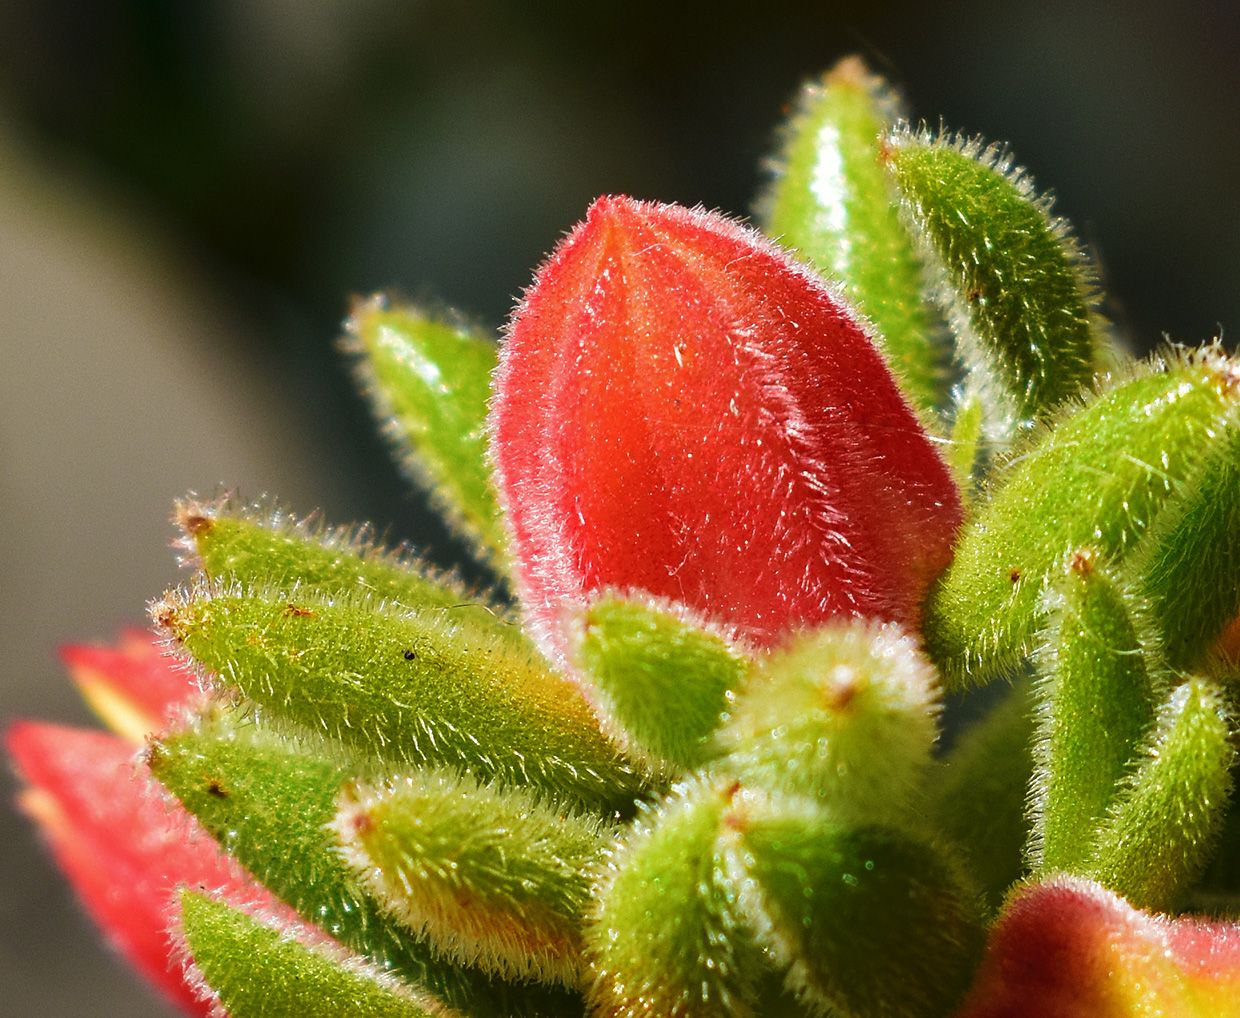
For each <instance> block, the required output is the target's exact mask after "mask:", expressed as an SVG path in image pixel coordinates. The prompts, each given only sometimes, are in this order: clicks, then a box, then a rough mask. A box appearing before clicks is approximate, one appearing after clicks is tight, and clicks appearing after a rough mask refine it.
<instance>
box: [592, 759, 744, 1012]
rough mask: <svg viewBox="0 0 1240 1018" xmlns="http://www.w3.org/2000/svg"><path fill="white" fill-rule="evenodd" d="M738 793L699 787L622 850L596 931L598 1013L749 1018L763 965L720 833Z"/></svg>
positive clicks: (706, 783)
mask: <svg viewBox="0 0 1240 1018" xmlns="http://www.w3.org/2000/svg"><path fill="white" fill-rule="evenodd" d="M738 788H739V784H737V783H735V782H733V781H731V780H730V779H726V778H712V777H697V778H693V779H691V780H689V781H687V782H685V783H684V784H682V785H679V786H677V788H676V789H675V790H674V791H673V794H672V795H671V796H669V798H668V799H667V800H665V801H664V802H663V803H662V804H661V805H660V806H659V807H658V809H657V810H650V809H647V811H646V812H645V813H644V814H643V815H641V816H639V818H638V821H637V824H636V826H635V827H634V828H633V829H632V831H631V832H630V833H629V834H628V835H627V836H626V837H625V839H624V840H623V841H622V842H621V843H620V844H619V845H617V847H616V848H615V849H614V850H613V852H612V854H611V857H610V860H609V865H608V867H607V869H606V871H605V873H604V875H603V878H602V881H601V884H600V886H599V887H598V889H597V890H596V896H597V900H598V905H597V913H596V915H595V918H594V922H593V923H592V924H591V926H590V927H588V928H587V948H588V950H589V953H590V956H591V960H592V962H593V971H594V983H593V987H592V989H591V992H590V1000H591V1004H592V1006H593V1011H594V1013H598V1014H600V1015H601V1014H606V1015H614V1016H617V1018H621V1016H622V1018H639V1016H644V1015H651V1016H653V1015H675V1016H677V1018H721V1016H727V1018H741V1016H745V1018H748V1016H752V1015H754V1014H755V1013H758V1012H755V1010H754V1007H753V1004H754V999H753V998H754V991H755V986H756V984H757V981H758V979H759V978H760V964H761V955H760V953H759V952H758V951H757V949H756V948H755V947H754V946H753V944H752V942H751V940H750V935H749V932H748V930H747V927H746V925H745V923H744V920H743V919H742V917H741V915H740V913H739V911H738V908H737V899H736V891H735V889H734V888H733V886H732V885H731V884H730V882H729V881H728V880H727V878H726V876H725V874H724V871H723V858H722V856H721V854H720V852H719V849H718V845H717V843H718V840H719V831H720V824H721V823H722V820H723V816H724V813H725V812H726V810H727V809H728V806H729V804H730V802H731V799H732V796H733V795H734V794H735V793H736V791H737V789H738Z"/></svg>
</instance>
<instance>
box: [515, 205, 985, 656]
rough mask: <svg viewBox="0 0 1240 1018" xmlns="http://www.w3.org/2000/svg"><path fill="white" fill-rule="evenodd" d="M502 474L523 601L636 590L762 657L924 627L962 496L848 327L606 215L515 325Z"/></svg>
mask: <svg viewBox="0 0 1240 1018" xmlns="http://www.w3.org/2000/svg"><path fill="white" fill-rule="evenodd" d="M492 438H493V444H494V458H495V465H496V469H497V474H498V481H499V485H500V490H501V494H502V497H503V498H504V500H505V502H506V504H507V511H508V518H509V521H510V526H511V528H512V533H513V536H514V538H515V552H516V558H517V566H518V574H519V576H518V579H519V583H520V587H521V593H522V596H523V599H524V602H525V605H526V610H527V612H528V613H529V615H530V619H531V622H532V624H533V626H534V629H535V631H536V632H537V633H538V635H539V638H540V640H541V641H542V643H543V645H544V647H545V648H546V649H547V650H548V651H549V652H550V653H552V654H553V656H555V657H557V658H560V659H562V657H563V649H564V642H563V641H564V638H563V635H562V634H561V632H560V625H559V616H560V614H561V612H562V611H563V608H564V606H565V602H572V601H577V600H580V599H581V598H582V595H584V594H586V593H587V592H589V591H592V590H596V589H598V588H601V587H618V588H640V589H642V590H645V591H649V592H650V593H652V594H656V595H660V596H663V597H667V598H670V599H672V600H674V601H679V602H682V603H685V604H687V605H689V606H690V607H692V608H694V609H696V610H698V611H701V612H702V613H703V614H705V615H707V616H708V617H710V618H712V619H715V620H716V621H720V622H723V623H725V624H730V625H732V626H735V627H736V628H737V629H738V630H739V631H740V632H741V633H742V634H744V635H745V636H747V637H749V638H750V639H753V640H756V641H758V642H759V643H764V644H769V643H772V642H775V641H777V640H778V639H779V638H780V636H781V635H782V634H784V633H785V632H787V631H788V630H789V629H790V628H792V627H796V626H800V625H811V624H814V623H817V622H819V621H821V620H823V619H825V618H828V617H830V616H833V615H861V616H874V617H877V618H882V619H894V620H898V621H900V622H903V623H905V624H909V625H916V624H917V622H918V620H919V617H920V606H921V601H922V598H923V596H924V594H925V591H926V587H927V585H928V584H929V583H930V581H931V580H932V579H933V578H934V577H935V576H936V575H937V574H938V573H939V572H940V571H941V570H942V569H943V568H944V567H945V566H946V565H947V563H948V559H949V556H950V547H951V542H952V539H953V536H954V534H955V532H956V529H957V527H958V526H959V523H960V518H961V509H960V502H959V498H958V495H957V491H956V487H955V484H954V483H953V481H952V479H951V477H950V476H949V474H948V471H947V469H946V467H945V466H944V464H943V462H942V461H941V460H940V458H939V456H938V453H937V452H936V451H935V449H934V448H933V446H932V445H931V443H930V440H929V438H928V437H927V436H926V434H925V432H924V431H923V430H922V428H921V426H920V425H919V424H918V422H917V419H916V418H915V417H914V415H913V413H912V411H911V410H910V409H909V407H908V405H907V404H906V402H905V400H904V398H903V397H902V396H901V394H900V391H899V389H898V388H897V385H896V383H895V381H894V379H893V378H892V376H891V374H890V373H889V372H888V370H887V368H886V366H885V365H884V363H883V361H882V359H881V358H880V356H879V354H878V353H877V351H876V350H875V348H874V346H873V345H872V343H871V342H870V339H869V337H868V336H867V334H866V331H865V328H864V327H863V325H862V324H861V323H860V322H859V321H858V320H857V316H856V314H855V312H853V311H852V309H851V308H849V306H848V305H847V304H846V303H845V301H844V300H843V299H842V298H841V297H840V296H839V295H838V293H837V292H836V291H834V290H833V289H831V288H830V287H828V286H826V285H824V284H823V283H822V281H821V280H819V279H818V277H816V276H814V275H813V274H812V273H810V272H809V271H807V270H805V269H803V268H801V267H800V266H798V265H797V264H796V263H795V262H793V261H792V260H791V259H790V258H789V257H788V256H787V255H786V254H785V253H783V252H782V251H781V250H779V249H778V248H777V247H775V246H774V245H773V244H771V243H769V242H768V241H766V240H764V239H763V238H762V237H761V236H759V235H758V234H757V233H755V232H753V231H752V230H749V229H747V228H745V227H743V226H740V225H738V224H737V223H734V222H732V221H730V220H728V219H725V218H723V217H722V216H719V215H716V214H714V213H709V212H704V211H701V210H690V209H685V208H680V207H678V206H674V205H658V204H652V203H646V202H637V201H633V200H632V199H629V198H600V199H599V200H598V201H597V202H595V204H594V205H593V207H592V208H591V209H590V212H589V214H588V215H587V217H586V220H585V222H584V223H582V224H581V225H579V226H578V227H577V228H576V229H575V230H574V231H573V232H572V233H571V234H570V235H569V236H568V238H567V239H566V240H565V241H564V242H563V243H562V244H561V245H560V247H559V248H558V250H557V251H556V252H555V253H554V254H553V255H552V256H551V258H550V260H549V261H548V262H547V263H546V265H544V266H543V268H542V270H541V271H540V272H539V274H538V277H537V278H536V279H535V281H534V285H533V287H532V288H531V289H530V291H529V292H528V294H527V295H526V298H525V301H524V303H523V304H522V305H521V306H520V307H519V308H518V310H517V312H516V314H515V316H514V318H513V320H512V323H511V326H510V329H509V333H508V339H507V343H506V345H505V347H504V351H503V354H502V359H501V364H500V368H499V372H498V376H497V395H496V399H495V403H494V407H493V413H492Z"/></svg>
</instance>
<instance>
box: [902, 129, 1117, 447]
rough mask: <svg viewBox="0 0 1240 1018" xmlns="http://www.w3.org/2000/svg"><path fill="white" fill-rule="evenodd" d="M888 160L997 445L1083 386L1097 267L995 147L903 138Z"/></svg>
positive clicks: (1093, 351)
mask: <svg viewBox="0 0 1240 1018" xmlns="http://www.w3.org/2000/svg"><path fill="white" fill-rule="evenodd" d="M884 155H885V158H886V160H887V165H888V166H889V167H890V169H891V173H892V177H893V179H894V181H895V183H896V187H897V188H898V189H899V191H900V193H901V195H902V196H903V199H904V202H905V206H906V208H907V209H908V211H909V213H910V217H911V220H912V222H913V224H914V226H915V227H916V229H917V231H918V232H919V233H920V234H921V236H922V238H923V241H924V243H925V247H926V250H927V252H928V253H929V255H930V256H931V260H932V263H933V264H936V265H937V266H938V268H939V269H940V270H941V272H942V275H943V280H944V284H945V285H944V287H943V296H944V298H945V300H946V303H947V309H948V312H949V316H950V318H951V320H952V324H953V327H954V329H955V331H956V336H957V349H958V352H959V354H960V355H961V357H962V359H963V360H964V362H965V364H966V367H967V368H968V369H969V372H970V375H971V376H972V381H973V384H975V385H976V386H977V387H978V388H979V389H980V391H982V392H983V393H984V394H985V395H986V396H987V397H988V402H989V404H990V424H991V437H992V438H1003V437H1007V436H1010V435H1011V434H1013V433H1014V432H1015V431H1016V430H1017V429H1018V428H1019V427H1021V426H1022V425H1024V424H1027V423H1029V422H1031V421H1033V420H1036V419H1039V418H1045V417H1046V415H1047V413H1048V412H1049V411H1051V410H1053V409H1054V408H1055V407H1057V406H1059V405H1060V404H1062V403H1064V402H1065V401H1066V400H1068V399H1071V398H1072V397H1073V396H1075V395H1076V394H1077V393H1078V392H1080V391H1081V389H1082V388H1083V387H1084V386H1085V385H1087V384H1088V383H1089V381H1090V379H1091V378H1092V377H1093V374H1094V372H1095V370H1096V369H1097V367H1098V365H1099V358H1100V348H1101V347H1102V345H1103V336H1102V332H1103V326H1102V322H1101V319H1100V318H1099V316H1098V313H1097V311H1096V310H1095V304H1096V302H1097V293H1096V291H1097V284H1096V281H1095V273H1094V269H1093V267H1092V266H1091V265H1090V264H1089V261H1088V259H1087V258H1086V256H1085V254H1084V252H1083V251H1082V250H1081V248H1080V247H1079V245H1078V244H1077V243H1076V241H1075V240H1074V239H1073V238H1072V237H1071V235H1070V233H1069V230H1068V226H1067V224H1066V223H1065V222H1064V221H1063V220H1062V219H1058V218H1054V217H1052V216H1051V214H1050V201H1049V199H1047V198H1039V197H1038V196H1037V194H1036V193H1035V191H1034V189H1033V186H1032V184H1031V183H1030V181H1029V178H1028V177H1027V175H1026V174H1025V173H1024V171H1023V170H1016V169H1013V168H1012V163H1011V159H1010V157H1009V156H1008V155H1007V153H1006V152H1005V151H1004V150H1003V149H1001V148H998V147H996V146H993V145H992V146H990V147H987V148H983V147H982V145H981V144H980V143H979V142H977V141H968V142H965V141H961V140H958V139H955V138H951V137H947V138H932V137H930V135H928V134H927V133H926V132H924V131H922V132H913V131H909V130H897V131H896V132H895V133H894V134H892V135H891V136H890V138H889V139H888V141H887V144H886V148H885V149H884Z"/></svg>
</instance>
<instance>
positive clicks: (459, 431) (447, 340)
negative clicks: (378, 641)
mask: <svg viewBox="0 0 1240 1018" xmlns="http://www.w3.org/2000/svg"><path fill="white" fill-rule="evenodd" d="M347 345H348V348H349V349H350V350H351V351H352V352H353V353H354V354H356V357H357V360H356V368H357V375H358V378H359V379H360V381H361V383H362V387H363V389H364V390H365V391H366V393H367V395H368V396H369V397H370V399H371V402H372V404H373V407H374V410H375V414H376V416H377V417H379V419H380V420H381V421H382V422H383V423H384V428H385V430H386V432H387V434H388V437H389V438H390V439H391V440H392V444H393V446H394V447H395V449H396V451H397V455H398V456H399V458H400V459H401V460H402V462H403V463H404V465H405V466H406V467H407V468H408V469H409V471H410V473H411V474H413V476H414V477H415V478H416V479H418V480H419V481H421V482H422V483H423V485H424V486H425V487H426V488H427V489H428V490H429V491H430V492H431V494H432V495H433V496H434V497H435V500H436V501H437V502H438V503H439V505H440V508H441V509H442V510H443V512H444V515H445V517H446V518H447V519H448V521H449V522H450V523H453V524H456V525H457V526H458V528H459V529H460V530H461V531H462V532H463V533H464V534H465V535H466V536H468V537H470V538H472V539H473V540H474V541H475V542H477V544H478V546H479V549H480V550H482V551H483V556H482V557H483V558H486V559H489V560H490V561H491V562H492V563H493V564H495V565H496V566H498V567H499V568H501V569H502V568H504V566H505V558H506V554H507V552H506V545H507V536H506V534H505V533H504V528H503V522H502V520H501V519H500V511H499V504H498V501H497V500H496V497H495V491H494V488H493V486H492V483H491V477H490V469H489V461H488V459H487V455H486V442H487V436H486V415H487V401H488V399H489V398H490V394H491V372H492V371H493V370H494V369H495V363H496V344H495V342H494V341H493V340H492V339H490V338H487V337H486V336H484V335H482V334H481V332H480V330H477V329H473V328H469V327H467V326H465V325H464V324H463V323H462V322H461V321H459V320H458V319H456V318H454V317H452V316H447V315H445V316H439V315H434V314H430V313H428V312H426V311H424V310H422V309H419V308H416V307H413V306H411V305H407V304H398V303H393V302H391V301H389V300H388V299H387V298H384V297H375V298H372V299H371V300H368V301H364V302H362V303H361V304H360V305H359V306H358V307H357V308H355V309H354V311H353V314H352V315H351V316H350V318H349V323H348V342H347Z"/></svg>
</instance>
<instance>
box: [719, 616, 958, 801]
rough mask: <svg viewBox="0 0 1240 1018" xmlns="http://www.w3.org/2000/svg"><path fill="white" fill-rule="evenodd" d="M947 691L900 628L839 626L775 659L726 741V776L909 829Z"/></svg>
mask: <svg viewBox="0 0 1240 1018" xmlns="http://www.w3.org/2000/svg"><path fill="white" fill-rule="evenodd" d="M938 715H939V689H938V684H937V679H936V677H935V673H934V669H933V667H932V666H931V665H930V663H929V662H928V661H927V660H926V659H925V658H924V657H923V656H922V655H921V653H920V651H919V650H918V644H917V641H916V640H915V639H914V638H913V637H911V636H909V635H907V634H905V633H904V632H903V631H902V630H901V629H900V628H899V627H898V626H896V625H894V624H881V623H877V622H871V621H841V622H834V623H829V624H827V625H825V626H823V627H822V628H821V629H817V630H811V631H807V632H805V633H802V634H799V635H797V636H795V637H793V638H792V639H791V640H790V641H789V642H788V643H787V644H786V645H785V646H784V647H783V648H781V649H779V650H777V651H774V652H772V654H771V655H770V657H768V658H767V659H766V660H765V661H764V662H763V663H762V668H761V671H760V672H759V674H758V675H756V676H755V677H754V679H753V681H751V682H750V683H749V684H748V686H747V687H746V689H745V691H744V693H743V694H742V695H740V696H739V697H737V700H736V704H735V705H734V707H733V709H732V716H731V717H730V718H729V720H728V721H727V723H726V724H725V725H724V727H723V728H722V729H720V732H719V744H720V747H721V748H722V749H723V750H724V751H725V752H726V753H727V756H726V757H725V758H724V759H723V760H722V761H721V762H720V764H719V767H720V768H721V769H727V770H728V771H730V772H732V773H735V774H736V775H737V776H738V777H740V778H741V779H742V780H743V781H744V782H746V783H747V784H754V785H756V786H758V787H762V788H770V789H779V790H781V791H785V792H789V793H792V794H796V795H804V796H807V797H809V798H812V799H816V800H818V801H821V802H824V803H827V804H829V806H830V809H831V810H832V813H833V814H834V815H837V816H840V817H849V818H852V819H865V820H890V821H892V822H894V823H900V822H904V821H907V819H908V816H909V815H910V814H911V813H912V810H913V803H914V800H915V798H916V797H917V795H918V794H919V793H920V791H921V782H922V779H923V777H924V775H925V773H926V770H927V769H928V768H929V766H930V761H931V754H932V752H933V748H934V743H935V740H936V739H937V737H938Z"/></svg>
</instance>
